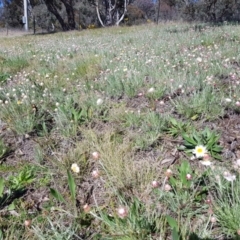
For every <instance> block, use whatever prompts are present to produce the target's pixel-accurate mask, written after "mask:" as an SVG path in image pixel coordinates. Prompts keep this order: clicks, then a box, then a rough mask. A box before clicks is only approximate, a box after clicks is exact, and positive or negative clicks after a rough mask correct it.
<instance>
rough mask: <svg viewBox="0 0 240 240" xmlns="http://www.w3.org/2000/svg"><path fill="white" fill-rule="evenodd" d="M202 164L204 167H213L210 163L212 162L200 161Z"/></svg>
mask: <svg viewBox="0 0 240 240" xmlns="http://www.w3.org/2000/svg"><path fill="white" fill-rule="evenodd" d="M200 163H201V164H202V165H204V166H210V165H212V162H210V161H200Z"/></svg>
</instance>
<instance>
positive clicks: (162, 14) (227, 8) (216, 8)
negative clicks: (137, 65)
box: [0, 0, 240, 31]
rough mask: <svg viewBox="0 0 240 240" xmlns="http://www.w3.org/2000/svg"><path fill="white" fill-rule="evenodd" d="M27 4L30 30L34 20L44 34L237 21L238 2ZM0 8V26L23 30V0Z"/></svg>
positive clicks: (58, 0)
mask: <svg viewBox="0 0 240 240" xmlns="http://www.w3.org/2000/svg"><path fill="white" fill-rule="evenodd" d="M28 3H29V4H28V5H29V7H28V13H29V26H30V28H31V27H32V26H33V21H35V25H36V27H38V28H40V29H44V30H48V31H55V30H60V29H61V30H73V29H85V28H94V27H100V26H107V25H116V24H117V25H118V24H119V23H120V24H126V25H132V24H139V23H144V22H146V21H154V22H156V21H166V20H187V21H207V22H214V23H216V22H223V21H239V20H240V0H160V9H159V2H158V1H154V0H28ZM0 6H1V7H0V27H6V26H8V27H14V28H15V27H17V28H19V27H23V23H22V16H23V0H11V1H10V0H0ZM125 8H126V9H125ZM97 10H98V11H97ZM97 13H99V14H97ZM121 16H123V18H122V20H121Z"/></svg>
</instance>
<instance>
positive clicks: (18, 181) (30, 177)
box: [9, 167, 35, 191]
mask: <svg viewBox="0 0 240 240" xmlns="http://www.w3.org/2000/svg"><path fill="white" fill-rule="evenodd" d="M34 180H35V176H34V168H33V167H31V168H29V167H24V168H23V169H22V170H21V171H20V172H19V173H18V174H17V175H16V176H11V177H10V178H9V186H10V189H12V190H14V191H16V190H21V189H24V188H25V187H26V186H27V185H29V184H30V183H32V182H33V181H34Z"/></svg>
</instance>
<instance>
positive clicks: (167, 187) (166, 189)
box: [164, 184, 172, 192]
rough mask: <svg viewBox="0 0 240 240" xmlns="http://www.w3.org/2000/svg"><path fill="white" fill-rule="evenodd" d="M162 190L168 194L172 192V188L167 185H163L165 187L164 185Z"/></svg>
mask: <svg viewBox="0 0 240 240" xmlns="http://www.w3.org/2000/svg"><path fill="white" fill-rule="evenodd" d="M164 190H165V191H166V192H169V191H171V190H172V187H171V186H170V185H169V184H165V185H164Z"/></svg>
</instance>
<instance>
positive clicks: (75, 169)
mask: <svg viewBox="0 0 240 240" xmlns="http://www.w3.org/2000/svg"><path fill="white" fill-rule="evenodd" d="M71 170H72V171H73V172H75V173H79V172H80V168H79V166H78V165H77V164H76V163H73V164H72V166H71Z"/></svg>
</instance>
